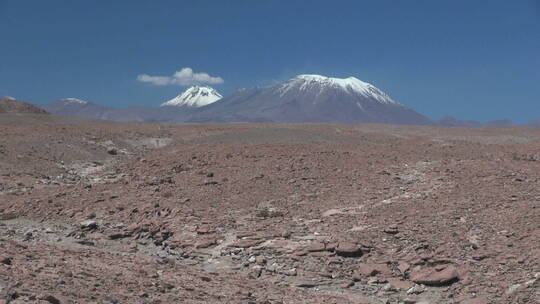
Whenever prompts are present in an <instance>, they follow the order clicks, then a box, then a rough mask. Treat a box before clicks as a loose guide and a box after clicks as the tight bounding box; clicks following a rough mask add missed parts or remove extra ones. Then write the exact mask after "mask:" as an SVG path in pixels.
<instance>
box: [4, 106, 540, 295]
mask: <svg viewBox="0 0 540 304" xmlns="http://www.w3.org/2000/svg"><path fill="white" fill-rule="evenodd" d="M539 201H540V130H538V129H536V130H535V129H524V128H482V129H463V128H435V127H412V126H411V127H403V126H389V125H334V124H318V125H315V124H223V125H220V124H215V125H208V124H207V125H165V124H161V125H160V124H127V123H109V122H102V121H92V120H81V119H68V118H59V117H54V116H39V115H35V116H32V115H18V116H11V115H0V303H28V302H30V303H33V302H35V303H468V304H484V303H539V302H540V263H539V260H540V259H539V257H540V242H539V241H538V240H539V239H540V209H539Z"/></svg>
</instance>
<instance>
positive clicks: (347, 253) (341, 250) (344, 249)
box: [335, 242, 362, 258]
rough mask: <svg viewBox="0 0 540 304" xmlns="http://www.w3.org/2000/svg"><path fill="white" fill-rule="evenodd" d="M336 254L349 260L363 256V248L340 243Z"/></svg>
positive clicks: (352, 244)
mask: <svg viewBox="0 0 540 304" xmlns="http://www.w3.org/2000/svg"><path fill="white" fill-rule="evenodd" d="M335 250H336V254H337V255H339V256H342V257H347V258H356V257H360V256H362V247H361V246H360V245H358V244H355V243H350V242H340V243H339V244H338V246H337V247H336V249H335Z"/></svg>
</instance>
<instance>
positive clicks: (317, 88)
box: [279, 75, 399, 105]
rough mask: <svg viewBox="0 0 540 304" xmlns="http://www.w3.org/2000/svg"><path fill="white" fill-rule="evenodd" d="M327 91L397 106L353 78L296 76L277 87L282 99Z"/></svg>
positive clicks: (378, 92)
mask: <svg viewBox="0 0 540 304" xmlns="http://www.w3.org/2000/svg"><path fill="white" fill-rule="evenodd" d="M328 89H337V90H341V91H344V92H347V93H349V94H351V95H360V96H361V97H364V98H372V99H375V100H377V101H379V102H382V103H386V104H396V105H397V104H399V103H398V102H395V101H394V100H392V98H390V96H388V95H387V94H386V93H384V92H382V91H381V90H379V89H377V88H376V87H375V86H373V85H372V84H369V83H367V82H363V81H361V80H360V79H358V78H355V77H349V78H333V77H325V76H321V75H298V76H296V77H294V78H292V79H290V80H289V81H287V82H285V83H284V84H282V85H281V86H280V87H279V91H280V93H281V96H282V97H284V96H285V95H286V94H287V93H288V92H295V91H305V92H310V93H311V94H322V93H323V92H324V91H325V90H328Z"/></svg>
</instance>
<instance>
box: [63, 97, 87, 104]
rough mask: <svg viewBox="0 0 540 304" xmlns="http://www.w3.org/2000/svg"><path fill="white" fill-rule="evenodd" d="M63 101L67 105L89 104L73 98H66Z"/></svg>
mask: <svg viewBox="0 0 540 304" xmlns="http://www.w3.org/2000/svg"><path fill="white" fill-rule="evenodd" d="M62 101H63V102H65V103H78V104H87V103H88V102H87V101H84V100H80V99H78V98H72V97H69V98H64V99H62Z"/></svg>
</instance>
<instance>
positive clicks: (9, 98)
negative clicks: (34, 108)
mask: <svg viewBox="0 0 540 304" xmlns="http://www.w3.org/2000/svg"><path fill="white" fill-rule="evenodd" d="M3 99H7V100H17V99H16V98H15V97H11V96H4V97H3Z"/></svg>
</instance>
